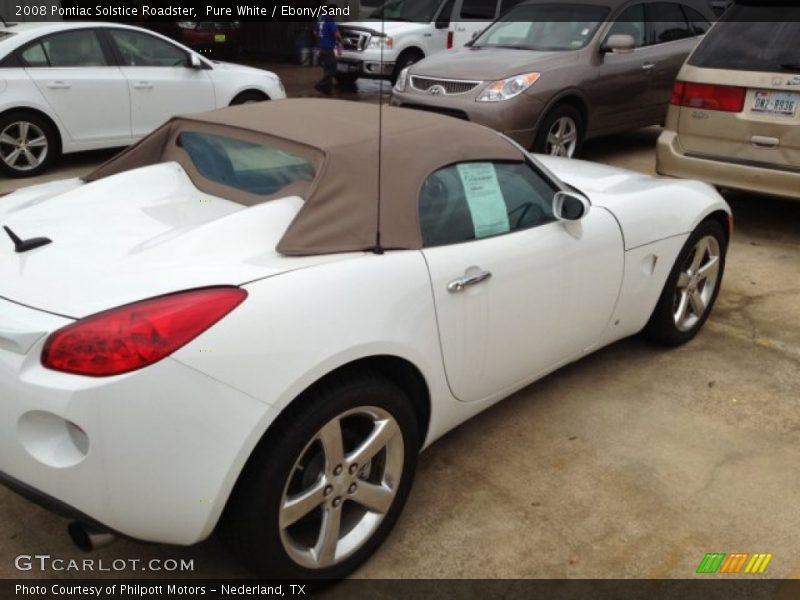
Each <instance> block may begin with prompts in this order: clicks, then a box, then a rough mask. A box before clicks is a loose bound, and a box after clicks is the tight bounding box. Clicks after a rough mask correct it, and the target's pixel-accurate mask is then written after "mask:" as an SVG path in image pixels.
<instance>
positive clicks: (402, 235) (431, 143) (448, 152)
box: [84, 98, 524, 255]
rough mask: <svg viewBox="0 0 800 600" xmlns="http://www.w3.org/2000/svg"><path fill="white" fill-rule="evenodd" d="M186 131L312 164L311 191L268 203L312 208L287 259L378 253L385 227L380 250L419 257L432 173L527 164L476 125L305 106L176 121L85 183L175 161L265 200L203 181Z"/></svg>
mask: <svg viewBox="0 0 800 600" xmlns="http://www.w3.org/2000/svg"><path fill="white" fill-rule="evenodd" d="M184 131H204V132H209V133H217V134H225V135H230V136H231V137H236V138H240V139H246V140H250V141H258V140H259V139H260V140H261V141H265V142H268V143H269V144H271V145H278V146H280V147H282V148H283V149H286V150H287V151H291V152H294V153H297V154H298V155H300V156H303V157H304V158H307V159H308V160H310V161H311V162H313V163H314V164H315V166H316V169H317V175H316V177H315V179H314V181H313V182H311V183H310V184H309V185H305V186H303V185H299V186H297V185H294V186H290V188H291V189H290V188H286V189H284V190H281V191H280V193H279V194H276V195H274V196H272V197H270V198H275V197H284V196H287V195H292V194H297V195H299V196H301V197H303V198H304V199H305V204H304V206H303V208H302V209H301V210H300V212H299V213H298V215H297V216H296V217H295V219H294V221H293V222H292V224H291V225H290V226H289V228H288V229H287V231H286V233H285V234H284V236H283V239H281V241H280V243H279V244H278V246H277V249H278V251H279V252H281V253H282V254H286V255H309V254H328V253H333V252H350V251H360V250H367V249H373V248H375V247H376V246H377V245H378V244H377V239H378V237H377V232H378V226H379V227H380V247H381V248H384V249H418V248H421V247H422V234H421V231H420V226H419V212H418V204H419V195H420V190H421V188H422V184H423V183H424V181H425V179H427V177H428V176H429V175H430V174H431V173H433V172H434V171H436V170H438V169H440V168H442V167H445V166H447V165H450V164H453V163H457V162H464V161H483V160H510V161H522V160H524V155H523V152H522V151H521V150H520V149H519V148H517V147H516V146H515V145H514V144H512V143H511V142H509V141H508V140H507V139H505V138H503V137H502V136H500V135H499V134H497V133H496V132H494V131H492V130H490V129H487V128H485V127H482V126H479V125H476V124H473V123H468V122H465V121H460V120H457V119H454V118H451V117H445V116H441V115H436V114H431V113H427V112H423V111H417V110H409V109H403V108H395V107H389V106H384V107H382V108H381V107H379V106H378V105H375V104H367V103H358V102H348V101H342V100H325V99H311V98H307V99H292V100H279V101H274V102H260V103H256V104H247V105H243V106H236V107H231V108H224V109H220V110H215V111H212V112H208V113H203V114H198V115H192V116H187V117H176V118H174V119H172V120H171V121H169V122H167V123H166V124H165V125H163V126H162V127H160V128H159V129H157V130H156V131H154V132H153V133H151V134H150V135H149V136H147V137H146V138H144V139H143V140H142V141H140V142H139V143H138V144H136V145H134V146H132V147H131V148H129V149H128V150H126V151H125V152H123V153H122V154H120V155H118V156H116V157H115V158H113V159H111V160H110V161H108V162H107V163H105V164H104V165H101V166H100V167H99V168H98V169H96V170H95V171H93V172H92V173H90V174H89V175H88V176H86V177H85V178H84V180H85V181H87V182H91V181H95V180H97V179H100V178H103V177H108V176H110V175H114V174H116V173H120V172H122V171H127V170H130V169H134V168H137V167H142V166H146V165H151V164H156V163H159V162H166V161H171V160H175V161H177V162H179V163H180V164H181V165H182V166H183V167H184V169H185V170H186V172H187V174H188V175H189V177H191V178H192V181H193V182H194V184H195V185H196V186H197V187H198V188H199V189H201V190H203V191H206V192H208V193H211V194H214V195H217V196H220V197H223V198H227V199H230V200H233V201H235V202H239V203H241V204H245V205H252V204H256V203H259V202H263V201H265V197H264V196H258V195H254V194H249V193H247V192H243V191H241V190H237V189H235V188H232V187H229V186H225V185H222V184H219V183H215V182H212V181H210V180H208V179H206V178H204V177H203V176H202V175H201V174H200V173H199V172H198V171H197V169H196V168H195V167H194V165H193V163H192V162H191V160H190V159H189V157H188V155H187V154H186V152H185V151H184V150H183V149H182V148H180V147H179V146H178V144H176V140H177V138H178V136H179V135H180V134H181V133H182V132H184ZM265 136H266V137H267V138H268V139H265ZM379 139H382V143H381V144H379ZM379 165H380V166H381V167H382V168H380V169H379ZM379 173H380V174H379ZM379 179H380V183H379ZM379 187H380V223H379V217H378V195H379V194H378V190H379ZM266 199H269V198H266Z"/></svg>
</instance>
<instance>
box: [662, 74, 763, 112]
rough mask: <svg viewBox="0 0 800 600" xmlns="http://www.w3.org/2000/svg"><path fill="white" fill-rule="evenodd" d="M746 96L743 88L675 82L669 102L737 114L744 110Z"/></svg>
mask: <svg viewBox="0 0 800 600" xmlns="http://www.w3.org/2000/svg"><path fill="white" fill-rule="evenodd" d="M746 94H747V90H746V89H745V88H743V87H737V86H732V85H714V84H710V83H691V82H688V81H676V82H675V85H674V86H673V88H672V97H671V98H670V100H669V102H670V104H674V105H676V106H686V107H689V108H700V109H703V110H718V111H723V112H736V113H738V112H742V109H743V108H744V98H745V95H746Z"/></svg>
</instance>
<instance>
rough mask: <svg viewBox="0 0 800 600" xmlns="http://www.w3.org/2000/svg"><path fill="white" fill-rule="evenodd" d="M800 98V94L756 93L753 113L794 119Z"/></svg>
mask: <svg viewBox="0 0 800 600" xmlns="http://www.w3.org/2000/svg"><path fill="white" fill-rule="evenodd" d="M799 98H800V94H792V93H787V92H756V97H755V101H754V102H753V112H757V113H764V114H768V115H783V116H785V117H793V116H794V115H795V113H796V112H797V104H798V99H799Z"/></svg>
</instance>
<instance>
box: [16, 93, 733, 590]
mask: <svg viewBox="0 0 800 600" xmlns="http://www.w3.org/2000/svg"><path fill="white" fill-rule="evenodd" d="M379 119H382V125H381V129H382V136H380V137H379V134H378V131H379V128H378V123H379ZM0 224H2V225H3V226H4V227H5V228H6V233H7V235H5V234H4V235H3V239H2V241H0V396H2V399H3V402H2V403H0V472H2V479H3V481H4V482H5V483H6V484H8V485H9V486H10V487H12V488H14V489H17V490H18V491H21V492H23V493H25V494H27V495H28V496H31V497H33V498H35V499H39V500H42V501H46V503H47V504H48V505H49V506H57V507H58V508H59V509H60V510H61V511H62V512H64V513H66V514H67V515H71V516H72V517H73V518H74V519H77V522H79V523H81V524H83V526H84V527H85V530H87V531H88V530H94V531H101V530H106V531H111V532H114V533H118V534H122V535H125V536H129V537H132V538H137V539H141V540H148V541H154V542H165V543H172V544H185V545H186V544H193V543H195V542H198V541H200V540H202V539H204V538H206V537H207V536H208V535H209V534H210V533H211V532H212V531H214V530H215V529H219V530H220V531H221V532H222V533H223V534H224V535H225V537H226V538H227V539H228V540H229V541H230V542H231V544H232V547H233V548H234V549H235V550H236V551H237V552H238V553H240V554H241V556H242V557H243V558H244V560H246V561H247V562H248V563H249V564H250V566H251V567H252V568H253V569H254V570H255V572H257V573H259V574H261V575H265V576H275V575H277V576H283V577H307V576H322V577H341V576H344V575H346V574H347V573H349V572H350V571H352V570H353V569H354V568H355V567H356V566H357V565H359V564H360V563H361V562H363V561H364V560H365V559H366V558H367V557H368V556H369V555H370V554H371V553H372V552H373V551H374V550H375V549H376V548H377V546H378V545H379V544H380V543H381V541H382V540H383V539H384V538H385V537H386V535H387V534H388V532H389V530H390V529H391V528H392V526H393V524H394V523H395V521H396V520H397V517H398V515H399V513H400V511H401V510H402V507H403V504H404V502H405V500H406V497H407V495H408V492H409V489H410V486H411V483H412V479H413V476H414V469H415V465H416V457H417V454H418V452H419V451H420V449H422V448H424V447H426V446H428V445H430V444H431V443H432V442H433V441H434V440H436V439H437V438H438V437H440V436H442V435H443V434H444V433H446V432H447V431H448V430H450V429H452V428H453V427H455V426H456V425H458V424H459V423H461V422H463V421H465V420H466V419H468V418H470V417H472V416H473V415H475V414H477V413H479V412H481V411H482V410H484V409H486V408H487V407H488V406H490V405H491V404H493V403H494V402H496V401H498V400H500V399H501V398H503V397H506V396H508V395H509V394H511V393H513V392H514V391H516V390H518V389H520V388H522V387H524V386H526V385H527V384H529V383H530V382H532V381H534V380H536V379H537V378H540V377H542V376H543V375H545V374H547V373H549V372H551V371H553V370H555V369H557V368H558V367H560V366H561V365H564V364H567V363H569V362H572V361H575V360H577V359H579V358H580V357H582V356H584V355H586V354H587V353H589V352H592V351H593V350H596V349H598V348H601V347H603V346H605V345H607V344H610V343H612V342H614V341H615V340H619V339H621V338H623V337H626V336H630V335H633V334H637V333H639V332H641V331H644V332H645V333H646V334H647V335H648V336H649V337H650V338H652V339H654V340H656V341H659V342H662V343H664V344H667V345H673V346H674V345H678V344H681V343H683V342H687V341H689V340H690V339H691V338H692V337H693V336H694V335H695V334H696V333H697V332H698V330H699V329H700V328H701V326H702V325H703V323H704V321H705V319H706V318H707V317H708V314H709V311H710V310H711V307H712V305H713V303H714V300H715V298H716V295H717V293H718V291H719V288H720V283H721V279H722V274H723V270H724V264H725V253H726V249H727V246H728V241H729V237H730V233H731V227H732V221H731V217H730V211H729V208H728V206H727V205H726V203H725V202H724V200H723V199H722V198H721V197H720V196H719V195H718V194H717V192H716V191H715V190H714V189H713V188H712V187H710V186H708V185H706V184H703V183H699V182H695V181H680V180H665V179H656V178H651V177H648V176H644V175H639V174H634V173H631V172H627V171H623V170H619V169H614V168H610V167H605V166H600V165H595V164H591V163H586V162H580V161H575V160H568V159H563V158H554V157H539V156H532V155H529V154H527V153H526V152H525V151H524V150H523V149H521V148H520V147H519V146H517V145H516V144H515V143H513V142H511V141H509V140H508V139H507V138H505V137H503V136H502V135H501V134H499V133H496V132H493V131H491V130H489V129H486V128H483V127H481V126H479V125H475V124H471V123H466V122H462V121H458V120H456V119H449V118H447V117H442V116H439V115H434V114H428V113H423V112H418V111H411V110H406V109H401V108H391V107H383V108H381V107H378V106H366V105H363V104H355V103H348V102H342V101H324V100H314V99H300V100H287V101H282V102H275V103H263V104H254V105H247V106H241V107H233V108H228V109H222V110H219V111H214V112H209V113H205V114H200V115H196V116H192V117H180V118H175V119H172V120H171V121H169V122H168V123H166V124H165V125H164V126H162V127H161V128H159V129H157V130H156V131H155V132H154V133H152V134H151V135H149V136H148V137H146V138H145V139H144V140H142V141H141V142H140V143H138V144H137V145H135V146H133V147H131V148H130V149H128V150H127V151H125V152H123V153H122V154H120V155H119V156H118V157H116V158H114V159H112V160H111V161H109V162H108V163H106V164H105V165H103V166H101V167H99V168H98V169H97V170H96V171H94V172H93V173H91V174H89V175H88V176H87V177H84V178H83V179H71V180H66V181H59V182H53V183H46V184H42V185H39V186H35V187H31V188H27V189H23V190H20V191H17V192H14V193H12V194H11V195H7V196H6V197H4V198H2V200H0ZM79 530H80V529H79Z"/></svg>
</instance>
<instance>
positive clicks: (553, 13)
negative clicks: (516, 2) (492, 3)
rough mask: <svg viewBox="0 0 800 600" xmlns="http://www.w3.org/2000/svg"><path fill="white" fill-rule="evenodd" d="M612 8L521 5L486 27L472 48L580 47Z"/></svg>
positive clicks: (587, 41)
mask: <svg viewBox="0 0 800 600" xmlns="http://www.w3.org/2000/svg"><path fill="white" fill-rule="evenodd" d="M609 11H610V9H609V8H607V7H604V6H590V5H586V4H528V5H523V6H518V7H517V8H515V9H514V10H512V11H510V12H509V13H508V14H507V15H506V16H505V17H503V18H502V19H500V20H499V21H497V22H495V23H494V24H493V25H491V26H490V27H489V28H488V29H486V31H484V32H483V33H482V34H481V35H480V36H479V37H478V38H477V39H476V40H475V42H474V43H473V44H472V47H473V48H515V49H520V50H554V51H560V50H578V49H580V48H583V47H584V46H586V44H588V43H589V41H590V40H591V39H592V37H594V34H595V32H596V31H597V28H598V27H599V26H600V24H601V23H602V22H603V20H604V19H605V18H606V15H608V13H609Z"/></svg>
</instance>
